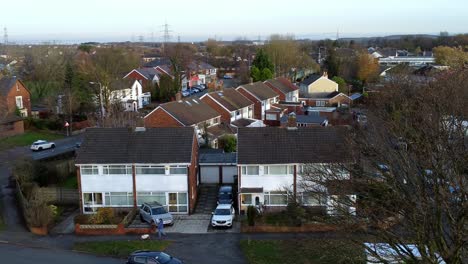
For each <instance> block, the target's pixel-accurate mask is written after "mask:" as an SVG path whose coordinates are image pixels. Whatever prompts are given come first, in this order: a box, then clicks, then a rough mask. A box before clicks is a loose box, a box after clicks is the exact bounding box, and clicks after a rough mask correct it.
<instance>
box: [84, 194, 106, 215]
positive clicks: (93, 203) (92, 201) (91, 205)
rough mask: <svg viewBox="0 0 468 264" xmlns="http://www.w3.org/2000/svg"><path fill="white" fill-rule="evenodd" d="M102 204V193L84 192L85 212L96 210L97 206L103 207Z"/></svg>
mask: <svg viewBox="0 0 468 264" xmlns="http://www.w3.org/2000/svg"><path fill="white" fill-rule="evenodd" d="M102 205H103V201H102V193H83V209H84V211H85V212H94V210H95V207H101V206H102Z"/></svg>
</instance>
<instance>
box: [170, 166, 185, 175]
mask: <svg viewBox="0 0 468 264" xmlns="http://www.w3.org/2000/svg"><path fill="white" fill-rule="evenodd" d="M169 174H179V175H187V167H186V166H171V167H170V168H169Z"/></svg>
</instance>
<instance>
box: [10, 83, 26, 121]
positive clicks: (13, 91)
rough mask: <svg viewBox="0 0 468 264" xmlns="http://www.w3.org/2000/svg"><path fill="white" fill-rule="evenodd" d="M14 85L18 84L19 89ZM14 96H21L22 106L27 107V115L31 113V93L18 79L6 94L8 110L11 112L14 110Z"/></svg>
mask: <svg viewBox="0 0 468 264" xmlns="http://www.w3.org/2000/svg"><path fill="white" fill-rule="evenodd" d="M16 85H18V88H19V91H17V89H16ZM16 96H22V97H23V107H24V108H26V109H28V116H30V115H31V94H30V93H29V91H28V89H26V87H24V85H23V84H22V83H21V82H20V81H16V83H15V84H14V85H13V87H12V88H11V89H10V92H9V93H8V95H7V98H6V100H7V106H8V111H9V112H11V113H13V112H15V111H16Z"/></svg>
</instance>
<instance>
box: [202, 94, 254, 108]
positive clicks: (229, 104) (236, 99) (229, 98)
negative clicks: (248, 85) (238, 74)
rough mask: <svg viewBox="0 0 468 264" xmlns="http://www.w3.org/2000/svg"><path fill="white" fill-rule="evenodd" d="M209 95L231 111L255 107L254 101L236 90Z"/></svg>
mask: <svg viewBox="0 0 468 264" xmlns="http://www.w3.org/2000/svg"><path fill="white" fill-rule="evenodd" d="M208 95H209V96H211V98H213V99H214V100H215V101H217V102H218V103H219V104H221V105H222V106H224V107H225V108H227V109H228V110H229V111H236V110H239V109H242V108H244V107H248V106H250V105H253V102H252V101H250V100H249V99H248V98H247V97H245V96H243V95H242V94H241V93H240V92H238V91H236V90H235V89H224V90H223V91H215V92H211V93H208Z"/></svg>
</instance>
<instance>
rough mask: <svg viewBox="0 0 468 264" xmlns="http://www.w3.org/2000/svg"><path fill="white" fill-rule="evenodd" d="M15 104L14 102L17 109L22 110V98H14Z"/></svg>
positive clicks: (19, 96)
mask: <svg viewBox="0 0 468 264" xmlns="http://www.w3.org/2000/svg"><path fill="white" fill-rule="evenodd" d="M15 102H16V107H18V108H19V109H23V108H24V105H23V96H21V95H18V96H16V97H15Z"/></svg>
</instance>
